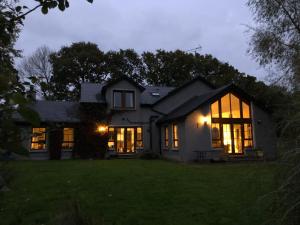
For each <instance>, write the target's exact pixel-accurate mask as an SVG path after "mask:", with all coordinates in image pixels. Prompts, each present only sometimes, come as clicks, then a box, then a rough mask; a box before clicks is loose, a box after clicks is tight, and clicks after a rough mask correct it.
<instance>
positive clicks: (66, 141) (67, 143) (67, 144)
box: [62, 128, 74, 149]
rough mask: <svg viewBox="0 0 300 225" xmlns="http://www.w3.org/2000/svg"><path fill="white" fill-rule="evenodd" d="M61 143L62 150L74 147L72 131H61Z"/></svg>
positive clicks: (67, 129) (68, 129)
mask: <svg viewBox="0 0 300 225" xmlns="http://www.w3.org/2000/svg"><path fill="white" fill-rule="evenodd" d="M63 135H64V138H63V143H62V148H66V149H70V148H73V147H74V129H73V128H64V130H63Z"/></svg>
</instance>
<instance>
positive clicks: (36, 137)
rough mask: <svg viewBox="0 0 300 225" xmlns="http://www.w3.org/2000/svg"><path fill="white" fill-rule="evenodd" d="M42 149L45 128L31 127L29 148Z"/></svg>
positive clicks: (43, 147) (44, 146)
mask: <svg viewBox="0 0 300 225" xmlns="http://www.w3.org/2000/svg"><path fill="white" fill-rule="evenodd" d="M44 149H46V128H44V127H38V128H37V127H35V128H32V137H31V150H33V151H34V150H44Z"/></svg>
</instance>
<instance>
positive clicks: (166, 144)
mask: <svg viewBox="0 0 300 225" xmlns="http://www.w3.org/2000/svg"><path fill="white" fill-rule="evenodd" d="M164 147H165V148H168V147H169V128H168V126H165V127H164Z"/></svg>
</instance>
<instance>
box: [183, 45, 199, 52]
mask: <svg viewBox="0 0 300 225" xmlns="http://www.w3.org/2000/svg"><path fill="white" fill-rule="evenodd" d="M201 49H202V47H201V45H198V47H196V48H192V49H189V50H186V52H194V54H196V53H197V51H201Z"/></svg>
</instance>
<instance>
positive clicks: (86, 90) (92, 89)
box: [80, 83, 174, 105]
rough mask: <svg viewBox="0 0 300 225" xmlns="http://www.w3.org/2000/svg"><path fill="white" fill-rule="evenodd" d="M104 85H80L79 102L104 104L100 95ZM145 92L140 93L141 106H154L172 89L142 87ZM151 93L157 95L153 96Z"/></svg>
mask: <svg viewBox="0 0 300 225" xmlns="http://www.w3.org/2000/svg"><path fill="white" fill-rule="evenodd" d="M104 86H105V84H96V83H83V84H81V94H80V102H97V103H105V99H104V98H103V96H102V95H101V91H102V88H103V87H104ZM144 88H145V90H144V91H143V92H142V93H141V104H150V105H151V104H154V103H155V102H156V101H158V100H159V99H161V98H163V97H164V96H166V95H167V94H168V93H169V92H170V91H172V90H173V89H174V87H162V86H144ZM152 93H159V96H154V95H152Z"/></svg>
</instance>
